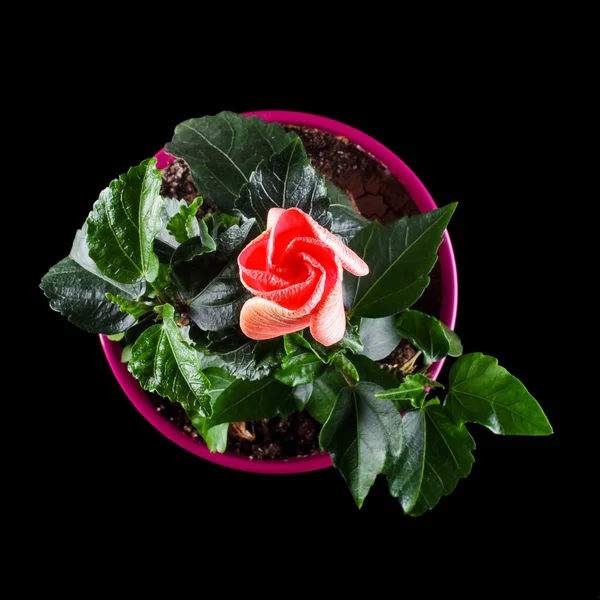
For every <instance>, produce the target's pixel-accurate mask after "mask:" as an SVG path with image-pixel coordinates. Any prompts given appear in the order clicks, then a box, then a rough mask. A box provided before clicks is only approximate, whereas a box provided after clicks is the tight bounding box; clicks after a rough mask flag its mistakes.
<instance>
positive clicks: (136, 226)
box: [87, 158, 163, 284]
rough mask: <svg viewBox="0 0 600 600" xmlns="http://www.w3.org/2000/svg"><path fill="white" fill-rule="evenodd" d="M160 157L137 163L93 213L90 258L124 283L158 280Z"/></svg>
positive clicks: (103, 196)
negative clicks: (156, 242)
mask: <svg viewBox="0 0 600 600" xmlns="http://www.w3.org/2000/svg"><path fill="white" fill-rule="evenodd" d="M155 167H156V159H155V158H151V159H148V160H145V161H143V162H142V163H141V164H140V165H139V166H137V167H131V169H129V171H128V172H127V174H125V175H121V176H120V177H119V179H116V180H114V181H112V182H111V183H110V186H109V187H107V188H106V189H105V190H103V191H102V192H101V193H100V197H99V198H98V200H97V201H96V202H95V203H94V210H93V211H92V212H91V213H90V215H89V217H88V219H87V226H88V229H87V244H88V246H89V251H90V258H91V259H92V260H93V261H94V262H95V263H96V265H97V267H98V269H100V271H102V272H103V273H104V274H105V275H106V276H107V277H110V278H111V279H114V280H115V281H118V282H120V283H130V284H131V283H137V282H139V281H142V280H143V279H145V280H146V281H154V279H156V276H157V275H158V257H157V256H156V254H154V252H153V246H154V238H155V237H156V235H157V234H158V233H159V231H160V230H161V228H162V205H163V200H162V198H161V197H160V195H159V194H160V184H161V175H160V171H159V170H157V169H156V168H155Z"/></svg>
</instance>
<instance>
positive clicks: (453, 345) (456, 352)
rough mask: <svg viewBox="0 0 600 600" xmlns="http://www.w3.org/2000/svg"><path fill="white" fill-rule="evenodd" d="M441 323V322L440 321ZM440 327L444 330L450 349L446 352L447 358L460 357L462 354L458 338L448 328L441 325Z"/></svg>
mask: <svg viewBox="0 0 600 600" xmlns="http://www.w3.org/2000/svg"><path fill="white" fill-rule="evenodd" d="M440 322H441V321H440ZM442 327H443V328H444V333H445V334H446V339H447V340H448V344H449V345H450V349H449V350H448V356H461V355H462V353H463V346H462V342H461V341H460V338H459V337H458V336H457V335H456V332H454V331H453V330H452V329H450V327H448V326H447V325H445V324H444V323H442Z"/></svg>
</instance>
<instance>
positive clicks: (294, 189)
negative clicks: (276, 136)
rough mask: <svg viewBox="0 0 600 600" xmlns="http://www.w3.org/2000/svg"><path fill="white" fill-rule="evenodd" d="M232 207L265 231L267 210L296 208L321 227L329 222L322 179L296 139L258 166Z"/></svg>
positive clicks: (325, 192) (327, 203)
mask: <svg viewBox="0 0 600 600" xmlns="http://www.w3.org/2000/svg"><path fill="white" fill-rule="evenodd" d="M235 207H236V208H237V209H238V210H239V211H240V212H241V213H242V214H244V215H246V216H247V217H253V218H255V219H256V223H257V224H258V226H259V228H260V229H261V231H263V230H265V229H266V228H267V213H268V212H269V210H270V209H271V208H284V209H288V208H299V209H300V210H303V211H304V212H305V213H306V214H308V215H310V216H311V217H312V218H313V219H314V220H315V221H317V223H320V224H321V225H323V226H324V227H326V226H329V225H330V223H331V215H330V214H329V212H328V209H329V200H328V199H327V188H326V187H325V180H324V178H323V176H322V175H320V174H319V173H318V172H317V171H316V169H315V168H314V167H313V166H312V164H311V162H310V160H309V159H308V157H307V156H306V151H305V150H304V146H303V145H302V141H301V140H300V139H299V138H296V139H295V140H293V141H292V142H291V143H290V144H288V145H287V146H286V147H285V148H283V149H282V150H280V151H279V152H278V153H277V154H274V155H273V156H272V157H271V158H269V159H268V160H266V161H265V162H263V163H261V164H260V165H259V166H258V167H257V168H256V171H254V172H253V173H252V175H250V179H249V181H248V183H247V184H246V185H245V186H244V187H243V188H242V190H241V192H240V197H239V198H238V199H237V201H236V203H235Z"/></svg>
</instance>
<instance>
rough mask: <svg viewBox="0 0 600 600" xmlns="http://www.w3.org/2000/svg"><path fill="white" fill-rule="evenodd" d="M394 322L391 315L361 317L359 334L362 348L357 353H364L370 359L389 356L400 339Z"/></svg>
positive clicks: (394, 319)
mask: <svg viewBox="0 0 600 600" xmlns="http://www.w3.org/2000/svg"><path fill="white" fill-rule="evenodd" d="M395 322H396V317H395V316H393V315H390V316H389V317H382V318H381V319H366V318H362V319H361V320H360V326H359V335H360V341H361V342H362V343H363V346H364V348H363V350H362V351H361V352H358V354H364V355H365V356H367V357H368V358H370V359H371V360H383V359H384V358H385V357H386V356H389V355H390V354H391V353H392V352H393V351H394V350H395V349H396V347H397V346H398V344H399V343H400V340H401V339H402V338H401V337H400V336H399V335H398V332H397V331H396V327H395V325H394V324H395Z"/></svg>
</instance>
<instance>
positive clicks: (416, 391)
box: [376, 374, 443, 411]
mask: <svg viewBox="0 0 600 600" xmlns="http://www.w3.org/2000/svg"><path fill="white" fill-rule="evenodd" d="M441 387H443V386H442V385H441V384H440V383H438V382H437V381H432V380H431V379H429V378H428V377H425V375H421V374H417V375H407V376H406V378H405V380H404V382H403V383H402V384H401V385H400V386H399V387H397V388H395V389H391V390H385V391H383V392H379V393H378V394H377V395H376V396H377V398H379V399H380V400H395V401H396V406H397V407H398V409H399V410H401V411H406V410H413V408H421V406H423V404H424V403H425V398H426V397H427V394H428V390H426V388H441Z"/></svg>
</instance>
